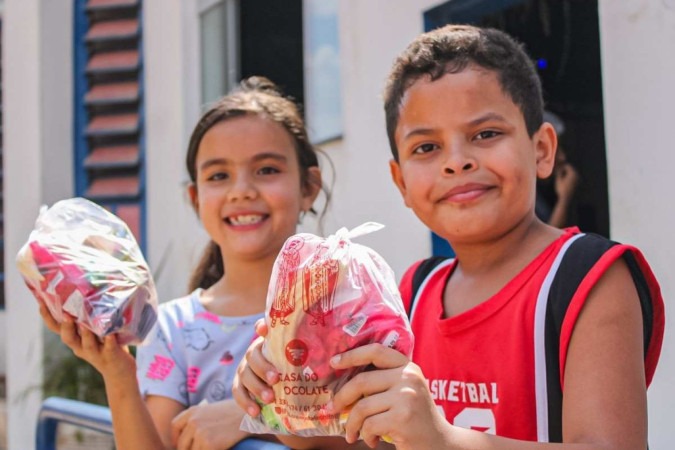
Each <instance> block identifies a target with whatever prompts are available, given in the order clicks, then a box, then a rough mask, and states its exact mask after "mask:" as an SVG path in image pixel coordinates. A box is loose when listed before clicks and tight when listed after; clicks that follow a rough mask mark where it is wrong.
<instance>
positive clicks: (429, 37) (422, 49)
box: [384, 25, 544, 161]
mask: <svg viewBox="0 0 675 450" xmlns="http://www.w3.org/2000/svg"><path fill="white" fill-rule="evenodd" d="M469 65H475V66H478V67H482V68H484V69H487V70H491V71H493V72H495V73H496V74H497V78H498V80H499V82H500V84H501V86H502V90H503V91H504V93H505V94H507V95H508V96H509V97H510V98H511V99H512V100H513V102H514V103H515V104H516V105H517V106H518V107H519V108H520V110H521V112H522V113H523V117H524V118H525V125H526V127H527V132H528V134H529V135H530V136H532V134H533V133H534V132H535V131H536V130H538V129H539V127H540V126H541V123H542V114H543V104H544V101H543V98H542V93H541V81H540V79H539V75H538V74H537V72H536V69H535V67H534V64H533V63H532V61H531V60H530V58H529V57H528V56H527V54H526V53H525V51H524V50H523V47H522V45H521V44H519V43H518V42H516V41H515V40H514V39H513V38H512V37H510V36H509V35H508V34H506V33H504V32H502V31H499V30H495V29H492V28H478V27H474V26H470V25H447V26H444V27H442V28H438V29H436V30H433V31H430V32H428V33H424V34H421V35H420V36H419V37H417V39H415V40H414V41H413V42H412V43H411V44H410V45H409V46H408V48H406V49H405V50H404V51H403V53H401V54H400V55H399V56H398V58H397V59H396V61H395V62H394V65H393V67H392V69H391V72H390V74H389V78H388V79H387V84H386V87H385V90H384V111H385V116H386V121H387V136H388V137H389V145H390V147H391V152H392V154H393V156H394V159H395V160H396V161H398V148H397V147H396V142H395V140H394V134H395V132H396V127H397V125H398V120H399V112H400V111H399V110H400V106H401V100H402V98H403V95H404V94H405V92H406V90H407V89H408V88H409V87H410V86H412V85H413V84H414V83H415V82H416V81H417V80H418V79H420V78H422V77H425V76H428V77H429V78H430V79H431V81H434V80H437V79H439V78H441V77H442V76H443V75H445V74H448V73H459V72H461V71H462V70H464V69H466V67H467V66H469ZM449 106H450V105H449Z"/></svg>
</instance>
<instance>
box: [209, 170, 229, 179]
mask: <svg viewBox="0 0 675 450" xmlns="http://www.w3.org/2000/svg"><path fill="white" fill-rule="evenodd" d="M226 178H227V174H226V173H224V172H216V173H213V174H211V175H209V177H208V178H207V180H208V181H222V180H225V179H226Z"/></svg>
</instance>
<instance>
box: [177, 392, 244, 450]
mask: <svg viewBox="0 0 675 450" xmlns="http://www.w3.org/2000/svg"><path fill="white" fill-rule="evenodd" d="M243 415H244V413H243V411H242V410H241V409H239V407H238V406H237V404H236V403H235V402H234V400H232V399H229V400H223V401H220V402H216V403H211V404H203V405H202V404H199V405H195V406H192V407H190V408H188V409H186V410H185V411H183V412H181V413H180V414H178V415H177V416H176V417H175V418H174V419H173V421H172V422H171V443H172V445H173V446H174V447H176V448H177V449H178V450H223V449H228V448H231V447H233V446H234V445H235V444H236V443H237V442H239V441H241V440H242V439H244V438H245V437H246V436H247V435H248V434H247V433H245V432H244V431H241V430H239V424H240V423H241V419H242V417H243Z"/></svg>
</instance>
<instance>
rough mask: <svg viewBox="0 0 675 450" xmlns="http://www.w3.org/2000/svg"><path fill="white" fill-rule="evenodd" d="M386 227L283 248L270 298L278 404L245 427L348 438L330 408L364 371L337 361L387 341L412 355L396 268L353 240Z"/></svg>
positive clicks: (269, 347) (268, 351)
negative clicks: (339, 366)
mask: <svg viewBox="0 0 675 450" xmlns="http://www.w3.org/2000/svg"><path fill="white" fill-rule="evenodd" d="M380 228H382V225H380V224H376V223H366V224H363V225H361V226H360V227H357V228H355V229H354V230H352V231H348V230H347V229H345V228H343V229H341V230H339V231H338V232H337V233H336V234H334V235H331V236H329V237H328V238H325V239H324V238H321V237H318V236H315V235H312V234H307V233H301V234H297V235H295V236H291V237H290V238H289V239H288V240H287V241H286V242H285V244H284V246H283V248H282V250H281V252H280V253H279V256H278V257H277V259H276V262H275V264H274V269H273V271H272V278H271V280H270V286H269V291H268V294H267V311H266V317H265V318H266V321H267V325H268V328H269V333H268V335H267V337H266V338H265V342H264V345H263V353H264V355H265V357H266V358H267V359H268V360H269V361H270V362H271V363H272V364H274V365H275V367H276V368H277V369H278V370H279V373H280V375H281V381H280V382H279V383H277V384H275V385H274V387H273V389H274V394H275V397H276V400H275V402H274V403H272V404H269V405H263V404H262V402H260V405H261V408H262V412H261V414H260V415H258V416H257V417H255V418H253V417H249V416H246V417H244V420H243V421H242V426H241V428H242V430H245V431H249V432H252V433H275V434H295V435H299V436H344V434H345V430H344V422H345V419H346V417H344V416H343V417H340V415H338V414H328V413H327V412H326V409H325V406H326V403H327V402H328V401H329V400H330V399H331V398H332V397H333V395H334V394H335V393H336V392H337V391H338V390H339V389H340V387H342V386H343V385H344V384H345V383H346V382H347V381H348V380H350V379H351V378H352V377H354V376H355V375H356V374H358V373H359V372H362V371H364V370H366V368H365V367H360V368H354V369H349V370H342V371H336V370H334V369H333V368H332V367H331V366H330V364H329V361H330V358H331V357H333V356H334V355H337V354H339V353H343V352H345V351H347V350H350V349H353V348H356V347H359V346H362V345H366V344H371V343H375V342H377V343H381V344H384V345H386V346H388V347H391V348H394V349H396V350H398V351H399V352H401V353H403V354H405V355H406V356H408V357H410V356H411V354H412V349H413V336H412V331H411V329H410V324H409V323H408V318H407V316H406V313H405V310H404V308H403V304H402V301H401V297H400V294H399V292H398V286H397V284H396V279H395V277H394V273H393V271H392V269H391V268H390V267H389V265H387V263H386V262H385V261H384V260H383V259H382V257H381V256H380V255H378V254H377V253H376V252H374V251H373V250H371V249H370V248H368V247H365V246H363V245H359V244H355V243H353V242H352V241H351V239H353V238H355V237H357V236H361V235H363V234H366V233H370V232H373V231H376V230H379V229H380Z"/></svg>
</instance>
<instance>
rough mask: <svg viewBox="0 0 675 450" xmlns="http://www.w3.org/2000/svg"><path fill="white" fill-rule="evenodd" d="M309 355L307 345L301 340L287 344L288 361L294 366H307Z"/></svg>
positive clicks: (294, 340)
mask: <svg viewBox="0 0 675 450" xmlns="http://www.w3.org/2000/svg"><path fill="white" fill-rule="evenodd" d="M308 354H309V351H308V349H307V344H305V343H304V342H303V341H301V340H300V339H293V340H292V341H290V342H289V343H288V344H286V359H287V360H288V362H289V363H291V364H292V365H294V366H302V365H303V364H305V362H306V361H307V356H308Z"/></svg>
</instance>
